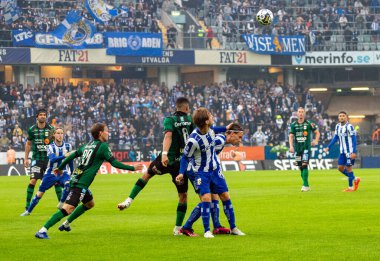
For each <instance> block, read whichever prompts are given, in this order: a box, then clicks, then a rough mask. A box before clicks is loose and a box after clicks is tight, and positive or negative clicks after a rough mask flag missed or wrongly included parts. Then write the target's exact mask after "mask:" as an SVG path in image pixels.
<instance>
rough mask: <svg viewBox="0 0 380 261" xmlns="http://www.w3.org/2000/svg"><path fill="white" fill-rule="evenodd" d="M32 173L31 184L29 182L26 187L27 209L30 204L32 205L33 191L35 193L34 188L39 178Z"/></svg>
mask: <svg viewBox="0 0 380 261" xmlns="http://www.w3.org/2000/svg"><path fill="white" fill-rule="evenodd" d="M32 175H33V174H32V173H31V174H30V181H29V184H28V187H27V188H26V205H25V209H26V210H27V209H28V207H29V205H30V201H31V200H32V197H33V193H34V188H35V186H36V183H37V179H35V178H32Z"/></svg>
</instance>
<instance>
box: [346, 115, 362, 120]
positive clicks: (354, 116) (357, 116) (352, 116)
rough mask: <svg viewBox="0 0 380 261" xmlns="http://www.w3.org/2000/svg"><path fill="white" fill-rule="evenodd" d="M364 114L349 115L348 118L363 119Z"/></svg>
mask: <svg viewBox="0 0 380 261" xmlns="http://www.w3.org/2000/svg"><path fill="white" fill-rule="evenodd" d="M364 118H365V115H350V119H364Z"/></svg>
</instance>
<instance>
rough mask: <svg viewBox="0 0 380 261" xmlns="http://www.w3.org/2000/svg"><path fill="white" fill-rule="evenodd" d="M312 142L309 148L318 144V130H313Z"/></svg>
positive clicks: (319, 135) (319, 134)
mask: <svg viewBox="0 0 380 261" xmlns="http://www.w3.org/2000/svg"><path fill="white" fill-rule="evenodd" d="M314 137H315V138H314V140H313V141H312V142H311V146H317V145H318V142H319V138H320V137H321V133H320V132H319V130H318V129H316V130H314Z"/></svg>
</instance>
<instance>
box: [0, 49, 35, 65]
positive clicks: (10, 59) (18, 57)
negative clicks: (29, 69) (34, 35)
mask: <svg viewBox="0 0 380 261" xmlns="http://www.w3.org/2000/svg"><path fill="white" fill-rule="evenodd" d="M29 63H30V49H29V48H0V64H29Z"/></svg>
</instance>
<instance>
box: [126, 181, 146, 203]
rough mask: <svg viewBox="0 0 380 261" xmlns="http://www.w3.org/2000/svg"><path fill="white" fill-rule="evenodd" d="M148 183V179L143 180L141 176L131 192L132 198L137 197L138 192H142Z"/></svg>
mask: <svg viewBox="0 0 380 261" xmlns="http://www.w3.org/2000/svg"><path fill="white" fill-rule="evenodd" d="M145 185H146V181H145V180H143V179H142V178H139V179H138V180H137V182H136V184H135V186H134V187H133V189H132V191H131V194H130V195H129V197H130V198H131V199H135V197H136V196H137V194H139V193H140V191H141V190H142V189H143V188H144V187H145Z"/></svg>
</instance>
